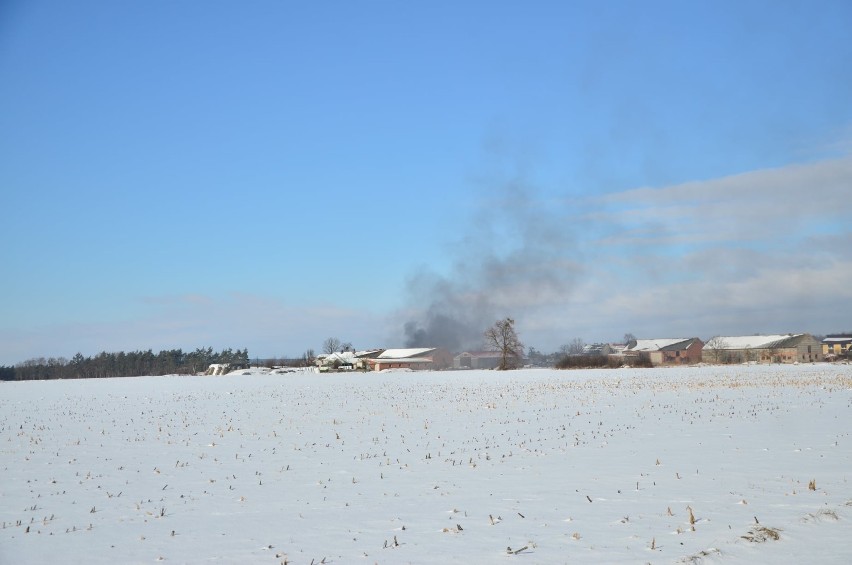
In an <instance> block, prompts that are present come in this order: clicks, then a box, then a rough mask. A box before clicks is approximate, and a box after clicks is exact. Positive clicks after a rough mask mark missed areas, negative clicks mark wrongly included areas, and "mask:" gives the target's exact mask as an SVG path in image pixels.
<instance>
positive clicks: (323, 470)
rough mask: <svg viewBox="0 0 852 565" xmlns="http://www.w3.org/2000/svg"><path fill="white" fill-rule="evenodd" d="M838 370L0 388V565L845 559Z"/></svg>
mask: <svg viewBox="0 0 852 565" xmlns="http://www.w3.org/2000/svg"><path fill="white" fill-rule="evenodd" d="M850 432H852V366H848V365H836V366H833V365H800V366H732V367H696V368H683V369H648V370H639V369H634V370H629V369H624V370H600V371H554V370H521V371H513V372H496V371H460V372H426V373H410V372H390V373H371V374H329V375H319V374H313V373H290V374H284V375H278V374H269V373H265V372H263V371H254V372H252V374H249V375H245V374H242V373H240V374H231V375H226V376H220V377H178V376H169V377H139V378H127V379H104V380H80V381H34V382H6V383H0V466H2V469H3V473H2V484H0V522H2V528H0V563H4V564H5V563H10V564H11V563H15V564H20V563H51V564H55V563H87V564H88V563H154V562H158V561H165V562H169V563H269V564H279V563H292V564H305V565H307V564H310V563H314V564H318V563H323V562H324V563H338V564H344V563H347V564H348V563H510V564H514V563H518V564H522V563H523V564H532V563H756V562H764V563H765V562H774V563H805V562H810V563H850V562H852V525H850V524H852V482H850V480H852V438H850Z"/></svg>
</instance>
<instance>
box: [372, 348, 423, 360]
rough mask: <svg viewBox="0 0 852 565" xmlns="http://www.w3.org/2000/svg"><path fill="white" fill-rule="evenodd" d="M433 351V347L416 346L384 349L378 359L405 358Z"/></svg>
mask: <svg viewBox="0 0 852 565" xmlns="http://www.w3.org/2000/svg"><path fill="white" fill-rule="evenodd" d="M432 351H435V348H434V347H417V348H409V349H385V350H384V351H383V352H382V354H381V355H379V356H378V357H377V358H378V359H407V358H409V357H419V356H420V355H424V354H426V353H431V352H432Z"/></svg>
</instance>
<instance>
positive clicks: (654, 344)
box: [621, 337, 704, 365]
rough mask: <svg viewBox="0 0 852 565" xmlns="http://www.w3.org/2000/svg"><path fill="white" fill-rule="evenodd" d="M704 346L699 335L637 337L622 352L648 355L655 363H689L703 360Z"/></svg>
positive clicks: (631, 354) (622, 353)
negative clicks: (660, 337)
mask: <svg viewBox="0 0 852 565" xmlns="http://www.w3.org/2000/svg"><path fill="white" fill-rule="evenodd" d="M703 347H704V342H702V341H701V340H700V339H698V338H697V337H690V338H684V337H680V338H664V339H637V340H634V341H631V342H630V343H628V344H627V347H626V348H625V349H624V350H623V351H622V352H621V355H622V356H624V357H627V358H629V357H639V356H647V357H648V358H649V359H650V360H651V364H653V365H687V364H691V363H698V362H700V361H701V350H702V349H703Z"/></svg>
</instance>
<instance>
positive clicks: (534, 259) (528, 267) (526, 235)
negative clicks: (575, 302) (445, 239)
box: [403, 181, 581, 352]
mask: <svg viewBox="0 0 852 565" xmlns="http://www.w3.org/2000/svg"><path fill="white" fill-rule="evenodd" d="M567 216H568V214H567V213H566V212H565V211H564V204H563V205H560V204H559V203H553V202H542V201H539V200H537V199H536V198H535V197H534V194H533V191H532V190H531V189H530V188H529V187H528V186H526V185H525V184H524V183H523V182H522V181H513V182H510V183H507V184H506V185H505V186H504V187H503V188H502V189H500V190H499V191H498V194H497V195H496V196H492V197H491V198H489V199H488V200H487V201H486V202H485V203H484V205H483V206H482V207H481V212H480V213H478V214H477V215H476V216H475V217H474V218H473V219H472V220H471V221H470V223H469V225H468V229H467V231H466V233H465V235H464V237H462V239H461V240H460V241H459V242H458V243H457V244H456V245H454V246H453V248H454V249H455V252H454V257H453V266H452V268H451V269H450V273H449V274H448V275H440V274H437V273H434V272H428V271H423V272H419V273H416V274H415V275H414V276H412V277H411V278H410V279H409V281H408V284H407V293H408V295H409V304H410V308H409V311H411V312H415V314H414V315H413V316H412V317H411V319H409V320H408V321H406V322H405V323H404V324H403V332H404V341H405V344H406V347H443V348H446V349H449V350H450V351H454V352H458V351H463V350H476V349H480V348H481V347H482V345H483V333H484V331H485V330H486V328H488V327H489V326H491V325H492V324H493V323H494V322H495V321H496V320H498V319H502V318H505V317H507V316H508V317H511V318H514V319H515V320H516V321H517V327H518V329H519V333H521V336H520V337H521V338H522V339H523V329H524V325H525V323H529V322H532V320H533V319H534V318H535V315H536V313H537V312H539V311H542V310H547V309H548V307H553V306H554V305H555V304H559V303H564V302H565V300H566V299H567V298H568V296H570V294H571V292H572V290H573V288H574V285H575V283H576V280H577V278H578V277H579V274H580V271H581V268H580V262H579V261H578V257H577V245H576V242H575V241H574V237H573V235H572V231H571V229H570V225H571V224H570V223H569V221H568V219H567Z"/></svg>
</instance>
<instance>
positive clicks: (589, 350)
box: [582, 343, 615, 356]
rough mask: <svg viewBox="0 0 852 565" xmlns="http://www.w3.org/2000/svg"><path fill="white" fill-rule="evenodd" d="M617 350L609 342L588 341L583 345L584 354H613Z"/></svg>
mask: <svg viewBox="0 0 852 565" xmlns="http://www.w3.org/2000/svg"><path fill="white" fill-rule="evenodd" d="M613 353H615V350H614V349H613V348H612V346H611V345H610V344H608V343H587V344H586V345H584V346H583V353H582V355H602V356H607V355H612V354H613Z"/></svg>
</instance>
